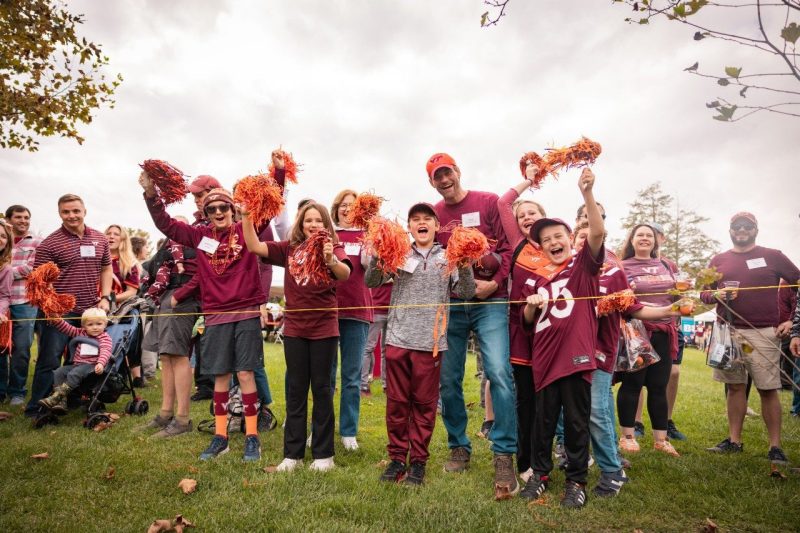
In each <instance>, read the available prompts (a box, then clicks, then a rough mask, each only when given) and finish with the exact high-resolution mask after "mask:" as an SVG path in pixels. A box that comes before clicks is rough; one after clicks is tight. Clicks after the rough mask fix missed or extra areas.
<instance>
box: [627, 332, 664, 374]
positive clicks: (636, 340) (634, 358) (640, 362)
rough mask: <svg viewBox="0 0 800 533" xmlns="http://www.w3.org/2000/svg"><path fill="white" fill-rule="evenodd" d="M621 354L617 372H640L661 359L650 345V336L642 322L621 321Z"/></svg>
mask: <svg viewBox="0 0 800 533" xmlns="http://www.w3.org/2000/svg"><path fill="white" fill-rule="evenodd" d="M621 322H622V323H621V326H622V327H621V333H622V334H621V335H620V342H619V352H618V353H617V366H616V371H617V372H638V371H639V370H641V369H643V368H646V367H648V366H650V365H652V364H653V363H657V362H659V361H660V360H661V357H659V355H658V354H657V353H656V351H655V349H653V345H652V344H650V335H649V334H648V333H647V330H646V329H645V327H644V324H642V321H641V320H638V319H633V320H631V321H625V320H623V321H621Z"/></svg>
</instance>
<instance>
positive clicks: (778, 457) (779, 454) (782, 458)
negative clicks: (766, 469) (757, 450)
mask: <svg viewBox="0 0 800 533" xmlns="http://www.w3.org/2000/svg"><path fill="white" fill-rule="evenodd" d="M767 457H768V458H769V462H770V463H774V464H778V465H788V464H789V459H787V458H786V454H785V453H783V450H781V449H780V448H778V447H777V446H773V447H772V448H770V449H769V453H768V454H767Z"/></svg>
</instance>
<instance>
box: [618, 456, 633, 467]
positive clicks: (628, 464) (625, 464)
mask: <svg viewBox="0 0 800 533" xmlns="http://www.w3.org/2000/svg"><path fill="white" fill-rule="evenodd" d="M617 459H618V460H619V464H621V465H622V468H623V470H630V469H631V462H630V461H628V460H627V459H625V458H624V457H622V455H620V454H619V453H617Z"/></svg>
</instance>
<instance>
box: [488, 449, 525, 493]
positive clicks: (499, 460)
mask: <svg viewBox="0 0 800 533" xmlns="http://www.w3.org/2000/svg"><path fill="white" fill-rule="evenodd" d="M493 463H494V499H495V500H508V499H510V498H513V497H514V496H515V495H516V494H517V493H518V492H519V483H518V482H517V474H516V473H515V472H514V458H513V457H511V456H510V455H501V454H495V456H494V461H493Z"/></svg>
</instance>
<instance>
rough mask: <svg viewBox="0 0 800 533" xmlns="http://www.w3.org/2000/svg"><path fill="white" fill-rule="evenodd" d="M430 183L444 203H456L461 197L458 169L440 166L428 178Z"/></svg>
mask: <svg viewBox="0 0 800 533" xmlns="http://www.w3.org/2000/svg"><path fill="white" fill-rule="evenodd" d="M429 181H430V184H431V185H432V186H433V188H434V189H436V190H437V191H438V192H439V194H440V195H442V198H443V199H444V201H445V203H457V202H458V201H459V200H460V199H461V198H460V197H461V195H462V189H461V173H460V172H458V169H456V170H453V169H452V168H448V167H442V168H440V169H438V170H436V172H434V173H433V177H432V178H429Z"/></svg>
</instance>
